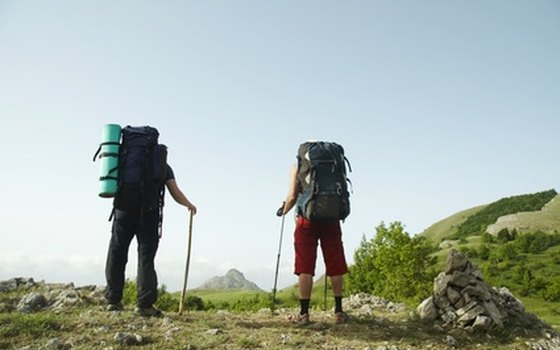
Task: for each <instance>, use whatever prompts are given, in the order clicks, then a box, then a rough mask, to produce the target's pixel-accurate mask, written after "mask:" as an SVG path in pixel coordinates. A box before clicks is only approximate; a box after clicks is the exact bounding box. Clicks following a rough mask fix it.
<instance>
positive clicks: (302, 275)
mask: <svg viewBox="0 0 560 350" xmlns="http://www.w3.org/2000/svg"><path fill="white" fill-rule="evenodd" d="M312 228H313V225H312V224H311V222H310V221H308V220H305V219H304V218H302V217H298V221H297V224H296V230H295V232H294V249H295V255H296V257H295V269H294V273H295V274H296V275H298V276H299V277H298V281H299V283H298V285H299V299H300V300H299V303H300V314H301V315H303V314H307V313H308V312H309V302H310V299H311V290H312V288H313V275H314V274H315V263H316V260H317V244H318V237H317V235H316V233H315V232H314V231H313V230H312Z"/></svg>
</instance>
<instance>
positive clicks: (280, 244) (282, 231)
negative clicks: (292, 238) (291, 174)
mask: <svg viewBox="0 0 560 350" xmlns="http://www.w3.org/2000/svg"><path fill="white" fill-rule="evenodd" d="M281 209H282V224H281V225H280V240H279V242H278V256H277V257H276V272H275V273H274V288H272V304H271V305H270V311H274V306H275V304H276V286H277V283H278V267H279V266H280V252H281V251H282V236H283V235H284V219H285V218H286V214H285V213H284V212H283V210H284V205H282V207H281ZM278 212H280V210H279V211H278Z"/></svg>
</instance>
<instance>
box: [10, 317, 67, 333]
mask: <svg viewBox="0 0 560 350" xmlns="http://www.w3.org/2000/svg"><path fill="white" fill-rule="evenodd" d="M61 325H62V320H61V319H60V317H58V316H57V315H55V314H52V313H38V314H20V313H17V314H0V335H1V336H2V337H41V336H48V335H49V334H53V333H54V331H56V330H58V329H60V328H61Z"/></svg>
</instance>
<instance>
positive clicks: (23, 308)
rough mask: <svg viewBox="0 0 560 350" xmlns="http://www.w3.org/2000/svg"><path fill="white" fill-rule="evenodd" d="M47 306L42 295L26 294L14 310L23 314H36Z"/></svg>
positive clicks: (45, 299)
mask: <svg viewBox="0 0 560 350" xmlns="http://www.w3.org/2000/svg"><path fill="white" fill-rule="evenodd" d="M46 306H47V298H45V296H44V295H43V294H39V293H34V292H32V293H29V294H26V295H25V296H24V297H23V298H22V299H21V300H20V301H19V303H18V305H17V307H16V310H17V311H18V312H23V313H31V312H37V311H39V310H41V309H43V308H44V307H46Z"/></svg>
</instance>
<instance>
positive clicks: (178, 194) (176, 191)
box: [165, 180, 196, 214]
mask: <svg viewBox="0 0 560 350" xmlns="http://www.w3.org/2000/svg"><path fill="white" fill-rule="evenodd" d="M165 186H166V187H167V189H168V190H169V193H171V197H173V199H174V200H175V202H177V203H179V204H181V205H183V206H185V207H187V208H188V209H189V210H190V211H192V213H193V214H196V207H195V206H194V204H192V203H191V202H190V201H189V200H188V199H187V196H185V194H184V193H183V191H181V189H180V188H179V186H178V185H177V181H175V180H167V181H166V182H165Z"/></svg>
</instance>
